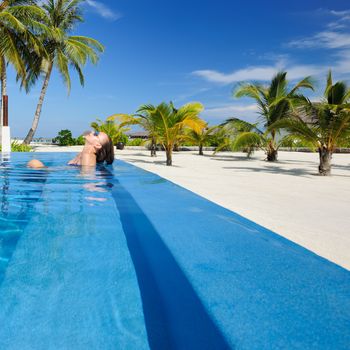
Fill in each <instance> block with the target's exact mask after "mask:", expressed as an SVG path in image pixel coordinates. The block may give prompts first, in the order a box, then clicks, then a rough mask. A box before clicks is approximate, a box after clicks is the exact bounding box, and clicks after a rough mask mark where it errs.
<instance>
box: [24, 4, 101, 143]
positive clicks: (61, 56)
mask: <svg viewBox="0 0 350 350" xmlns="http://www.w3.org/2000/svg"><path fill="white" fill-rule="evenodd" d="M82 1H83V0H47V1H46V2H45V3H44V4H43V5H42V8H43V10H44V12H45V16H44V19H43V23H44V24H45V26H46V27H47V28H48V30H47V31H46V32H45V33H44V35H43V38H42V40H43V45H44V47H45V49H46V51H47V55H48V57H47V58H42V57H40V56H39V57H37V59H36V65H35V68H33V67H31V68H30V69H29V72H28V80H29V82H30V83H32V84H33V83H34V82H35V81H36V79H37V78H38V77H39V75H40V74H41V73H42V74H44V82H43V85H42V89H41V93H40V97H39V102H38V105H37V108H36V111H35V115H34V119H33V123H32V127H31V128H30V130H29V132H28V134H27V136H26V138H25V140H24V141H23V143H24V144H29V143H30V142H31V140H32V139H33V136H34V134H35V132H36V129H37V127H38V123H39V119H40V115H41V110H42V105H43V102H44V98H45V94H46V91H47V88H48V85H49V81H50V77H51V73H52V71H53V69H54V67H55V68H56V69H57V70H58V71H59V73H60V74H61V76H62V78H63V80H64V82H65V84H66V86H67V89H68V93H69V92H70V88H71V79H70V74H69V66H71V67H72V68H73V69H74V70H76V72H77V73H78V75H79V79H80V84H81V85H84V75H83V72H82V68H83V66H84V65H85V64H86V62H87V61H91V62H92V63H93V64H96V63H97V61H98V58H99V55H98V54H99V53H101V52H103V51H104V48H103V46H102V44H100V43H99V42H98V41H97V40H95V39H92V38H89V37H86V36H73V35H70V33H71V31H72V30H73V29H74V27H75V26H76V24H77V23H78V22H82V21H83V17H82V15H81V9H80V4H81V3H82Z"/></svg>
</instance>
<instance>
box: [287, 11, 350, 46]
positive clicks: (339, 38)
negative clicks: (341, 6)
mask: <svg viewBox="0 0 350 350" xmlns="http://www.w3.org/2000/svg"><path fill="white" fill-rule="evenodd" d="M326 15H328V16H332V17H333V18H332V21H330V22H329V23H328V24H327V28H328V30H323V31H320V32H318V33H316V34H314V35H312V36H310V37H306V38H301V39H297V40H293V41H291V42H290V43H289V44H288V46H289V47H295V48H326V49H342V48H349V47H350V35H349V31H348V30H347V29H348V28H349V25H350V10H345V11H333V10H331V11H327V12H326Z"/></svg>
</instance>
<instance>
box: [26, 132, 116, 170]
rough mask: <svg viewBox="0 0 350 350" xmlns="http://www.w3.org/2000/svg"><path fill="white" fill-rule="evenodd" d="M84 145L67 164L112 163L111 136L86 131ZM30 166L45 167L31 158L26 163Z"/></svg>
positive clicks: (85, 165)
mask: <svg viewBox="0 0 350 350" xmlns="http://www.w3.org/2000/svg"><path fill="white" fill-rule="evenodd" d="M83 136H84V138H85V145H84V148H83V150H82V152H80V153H79V154H78V155H77V156H76V157H75V158H74V159H72V160H71V161H69V162H68V164H69V165H78V166H82V167H93V166H96V164H97V163H103V162H106V163H107V164H112V163H113V161H114V146H113V142H112V140H111V138H110V137H109V136H108V135H107V134H106V133H104V132H99V131H86V132H84V134H83ZM27 166H28V167H30V168H37V169H39V168H45V165H44V164H43V163H42V162H41V161H40V160H37V159H33V160H31V161H30V162H28V164H27Z"/></svg>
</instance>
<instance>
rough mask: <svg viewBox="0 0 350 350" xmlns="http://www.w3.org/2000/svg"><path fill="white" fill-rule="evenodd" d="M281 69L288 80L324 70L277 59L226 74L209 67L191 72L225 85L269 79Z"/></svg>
mask: <svg viewBox="0 0 350 350" xmlns="http://www.w3.org/2000/svg"><path fill="white" fill-rule="evenodd" d="M281 70H285V71H287V72H288V78H289V80H297V79H302V78H304V77H306V76H308V75H319V74H320V73H322V72H323V71H324V68H323V67H319V66H316V65H290V64H288V62H287V61H286V60H279V61H277V62H276V63H275V64H274V65H271V66H252V67H248V68H245V69H239V70H236V71H234V72H232V73H227V74H225V73H222V72H218V71H215V70H209V69H208V70H197V71H194V72H192V74H193V75H195V76H198V77H200V78H203V79H205V80H207V81H209V82H213V83H219V84H224V85H226V84H232V83H236V82H239V81H246V80H254V81H267V80H271V78H272V77H273V76H274V75H275V74H276V73H277V72H279V71H281Z"/></svg>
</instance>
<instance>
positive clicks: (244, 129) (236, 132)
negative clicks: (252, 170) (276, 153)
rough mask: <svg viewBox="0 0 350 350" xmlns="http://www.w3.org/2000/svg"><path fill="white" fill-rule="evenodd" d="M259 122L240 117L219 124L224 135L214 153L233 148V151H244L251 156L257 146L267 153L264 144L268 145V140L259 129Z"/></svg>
mask: <svg viewBox="0 0 350 350" xmlns="http://www.w3.org/2000/svg"><path fill="white" fill-rule="evenodd" d="M257 124H258V123H256V124H252V123H249V122H246V121H244V120H241V119H239V118H229V119H227V120H226V121H225V122H223V123H222V124H221V125H219V130H220V132H221V133H222V134H223V135H224V137H223V138H222V142H221V144H220V145H219V146H218V147H217V148H216V150H215V152H214V154H215V153H217V152H220V151H221V150H223V149H231V150H232V151H244V152H246V153H247V157H248V158H249V157H250V156H251V154H252V153H253V152H254V150H255V149H256V148H260V149H262V150H263V151H265V153H267V149H266V148H264V145H267V144H268V142H267V141H266V140H265V138H264V133H263V132H262V131H261V130H259V129H258V126H257ZM247 135H249V137H248V136H247Z"/></svg>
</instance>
